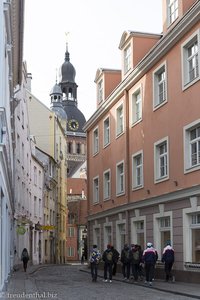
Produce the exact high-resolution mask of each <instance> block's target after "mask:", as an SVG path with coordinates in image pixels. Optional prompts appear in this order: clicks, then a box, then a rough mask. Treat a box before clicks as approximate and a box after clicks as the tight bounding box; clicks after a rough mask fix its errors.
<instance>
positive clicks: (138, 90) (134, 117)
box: [131, 85, 143, 126]
mask: <svg viewBox="0 0 200 300" xmlns="http://www.w3.org/2000/svg"><path fill="white" fill-rule="evenodd" d="M138 95H140V100H139V101H138V99H137V96H138ZM138 103H139V105H138V106H139V108H140V110H139V115H140V116H139V117H138V118H137V107H138V106H137V104H138ZM142 106H143V93H142V85H139V86H138V87H137V88H135V89H134V91H133V92H132V93H131V126H134V125H136V124H137V123H139V122H141V121H142V108H143V107H142Z"/></svg>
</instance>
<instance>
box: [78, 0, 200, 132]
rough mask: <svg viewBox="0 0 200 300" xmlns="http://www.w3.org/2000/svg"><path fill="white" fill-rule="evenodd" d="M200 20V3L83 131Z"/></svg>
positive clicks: (113, 93)
mask: <svg viewBox="0 0 200 300" xmlns="http://www.w3.org/2000/svg"><path fill="white" fill-rule="evenodd" d="M199 20H200V1H197V2H196V4H195V5H194V6H193V7H192V8H191V9H190V10H189V11H188V12H187V13H186V14H185V15H184V16H183V17H182V18H181V19H180V21H179V22H178V23H177V25H176V26H175V27H173V29H172V30H171V31H169V32H168V33H166V35H164V36H163V37H162V38H161V40H160V41H159V42H158V43H156V45H155V46H154V47H153V48H152V49H151V50H150V51H149V52H148V53H147V55H146V56H145V57H144V58H143V59H142V60H141V61H140V62H139V63H138V64H137V65H136V66H135V68H134V69H133V70H132V72H131V73H130V74H129V75H128V76H127V77H125V78H124V80H123V81H122V82H120V84H119V85H118V86H117V87H116V88H115V89H114V90H113V92H112V93H111V94H110V95H109V97H108V98H107V99H106V100H105V101H104V102H103V103H102V105H101V106H100V107H99V108H98V109H97V110H96V111H95V112H94V114H93V115H92V116H91V117H90V119H89V120H88V121H87V122H86V124H85V125H84V127H83V130H85V131H88V130H89V129H90V128H91V127H92V126H94V124H95V123H96V122H97V121H98V119H100V118H101V116H102V114H104V112H105V111H108V110H109V109H110V107H111V106H112V105H113V103H115V102H116V101H117V100H118V99H119V98H120V97H122V96H123V92H124V90H125V89H129V88H130V87H131V86H133V85H134V84H135V83H136V82H138V80H139V79H140V78H141V77H142V76H144V74H146V73H147V72H148V70H149V69H150V68H152V67H153V66H154V65H155V64H156V63H157V62H158V61H159V60H161V59H162V57H163V56H164V55H166V53H167V52H168V51H169V50H170V49H171V48H172V47H173V46H174V45H175V44H176V43H177V42H178V41H179V40H180V39H181V38H182V37H183V36H184V35H185V34H186V33H187V32H188V31H189V30H191V28H192V27H193V26H194V25H195V24H196V23H197V22H199Z"/></svg>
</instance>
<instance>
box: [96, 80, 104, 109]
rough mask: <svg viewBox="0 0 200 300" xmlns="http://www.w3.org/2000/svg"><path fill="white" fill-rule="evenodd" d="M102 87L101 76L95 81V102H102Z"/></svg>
mask: <svg viewBox="0 0 200 300" xmlns="http://www.w3.org/2000/svg"><path fill="white" fill-rule="evenodd" d="M103 94H104V88H103V78H101V79H100V80H99V81H98V83H97V102H98V104H100V103H101V102H103V98H104V95H103Z"/></svg>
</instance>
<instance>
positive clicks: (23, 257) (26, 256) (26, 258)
mask: <svg viewBox="0 0 200 300" xmlns="http://www.w3.org/2000/svg"><path fill="white" fill-rule="evenodd" d="M21 260H22V261H23V268H24V272H26V269H27V265H28V261H29V254H28V250H27V249H26V248H24V249H23V251H22V254H21Z"/></svg>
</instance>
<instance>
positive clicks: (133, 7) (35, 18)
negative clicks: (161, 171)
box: [24, 0, 162, 119]
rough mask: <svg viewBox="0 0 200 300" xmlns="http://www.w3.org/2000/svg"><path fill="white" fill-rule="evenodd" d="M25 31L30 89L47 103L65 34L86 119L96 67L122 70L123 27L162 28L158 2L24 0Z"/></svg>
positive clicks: (92, 104)
mask: <svg viewBox="0 0 200 300" xmlns="http://www.w3.org/2000/svg"><path fill="white" fill-rule="evenodd" d="M24 30H25V34H24V60H25V61H26V62H27V66H28V72H30V73H32V77H33V80H32V93H33V94H34V95H35V96H36V97H37V98H38V99H39V100H40V101H42V102H43V103H44V104H45V105H46V106H48V107H49V106H50V96H49V93H50V90H51V88H52V87H53V85H54V84H55V82H56V73H57V74H58V73H59V68H60V66H61V65H62V63H63V62H64V57H65V50H66V35H65V33H67V32H69V34H68V36H67V39H68V49H69V53H70V62H71V63H72V64H73V66H74V67H75V69H76V78H75V81H76V83H77V85H78V90H77V98H78V108H79V109H80V110H81V111H82V112H83V114H84V115H85V117H86V119H89V117H90V116H91V115H92V114H93V112H94V111H95V109H96V85H95V83H94V79H95V75H96V71H97V69H98V68H112V69H121V53H120V50H119V49H118V46H119V43H120V39H121V36H122V34H123V32H124V31H126V30H133V31H141V32H149V33H159V34H160V33H161V32H162V0H100V1H99V0H98V1H97V0H25V26H24ZM56 70H57V71H56ZM58 81H59V77H58Z"/></svg>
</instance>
